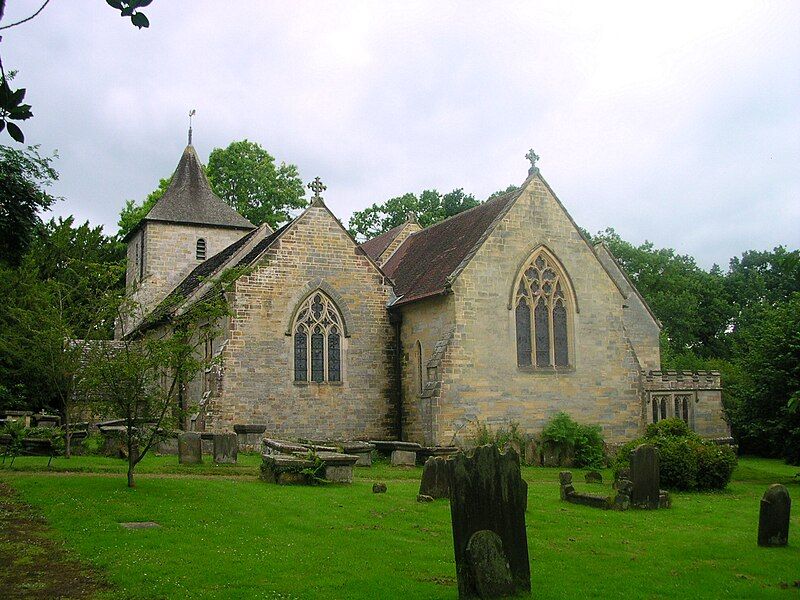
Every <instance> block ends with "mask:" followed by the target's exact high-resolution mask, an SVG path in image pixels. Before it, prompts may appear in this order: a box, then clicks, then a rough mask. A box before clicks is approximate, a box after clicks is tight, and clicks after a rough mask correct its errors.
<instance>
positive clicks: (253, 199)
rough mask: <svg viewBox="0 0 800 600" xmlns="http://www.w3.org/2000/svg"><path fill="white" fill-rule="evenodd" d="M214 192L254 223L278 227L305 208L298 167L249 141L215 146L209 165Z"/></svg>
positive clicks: (207, 171)
mask: <svg viewBox="0 0 800 600" xmlns="http://www.w3.org/2000/svg"><path fill="white" fill-rule="evenodd" d="M206 173H207V174H208V179H209V181H210V182H211V188H212V189H213V190H214V193H215V194H216V195H217V196H219V197H220V198H222V199H223V200H224V201H225V202H226V203H228V204H229V205H230V206H231V207H232V208H234V209H236V211H237V212H238V213H239V214H240V215H242V216H244V217H246V218H247V219H249V220H250V222H251V223H253V224H254V225H261V224H262V223H269V225H270V227H272V228H273V229H276V228H277V227H278V226H279V225H281V224H283V223H285V222H287V221H288V220H289V218H290V216H291V215H290V212H291V211H292V210H293V209H297V208H303V207H304V206H305V204H306V202H305V199H304V198H303V195H304V192H305V190H304V189H303V182H302V180H301V179H300V175H299V174H298V172H297V167H296V166H295V165H292V164H287V163H285V162H281V163H280V164H275V159H274V158H273V157H272V155H270V153H269V152H267V151H266V150H265V149H264V148H262V147H261V146H260V145H259V144H257V143H255V142H251V141H248V140H241V141H239V142H231V143H230V144H229V145H228V147H227V148H214V150H212V151H211V154H210V155H209V157H208V167H207V168H206Z"/></svg>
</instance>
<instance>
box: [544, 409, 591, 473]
mask: <svg viewBox="0 0 800 600" xmlns="http://www.w3.org/2000/svg"><path fill="white" fill-rule="evenodd" d="M542 442H543V443H545V444H548V443H549V444H552V445H553V446H555V447H556V448H557V449H558V450H559V452H560V453H562V454H573V455H574V457H575V458H574V465H575V466H576V467H593V468H599V467H602V466H604V465H605V462H606V452H605V442H604V441H603V434H602V433H601V429H600V427H599V426H598V425H581V424H580V423H578V422H576V421H575V420H573V418H572V417H570V416H569V415H568V414H567V413H563V412H560V413H558V414H557V415H556V416H554V417H553V418H552V419H551V420H550V422H549V423H548V424H547V426H546V427H545V428H544V430H543V431H542Z"/></svg>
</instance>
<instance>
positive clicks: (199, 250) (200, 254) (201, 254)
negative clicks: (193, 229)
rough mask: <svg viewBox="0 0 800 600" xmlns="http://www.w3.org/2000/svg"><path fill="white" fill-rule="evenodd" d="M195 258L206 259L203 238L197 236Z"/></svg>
mask: <svg viewBox="0 0 800 600" xmlns="http://www.w3.org/2000/svg"><path fill="white" fill-rule="evenodd" d="M195 258H196V259H197V260H205V259H206V241H205V240H204V239H203V238H199V239H198V240H197V246H196V247H195Z"/></svg>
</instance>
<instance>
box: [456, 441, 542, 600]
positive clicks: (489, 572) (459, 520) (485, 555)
mask: <svg viewBox="0 0 800 600" xmlns="http://www.w3.org/2000/svg"><path fill="white" fill-rule="evenodd" d="M446 464H447V465H448V467H449V474H450V517H451V520H452V523H453V549H454V552H455V559H456V574H457V576H458V597H459V598H460V599H461V600H465V599H471V598H501V597H503V596H508V595H513V594H521V593H530V590H531V572H530V563H529V562H528V538H527V534H526V531H525V506H526V504H527V495H528V485H527V484H526V483H525V481H523V479H522V476H521V474H520V468H519V455H517V453H516V452H515V451H513V450H510V451H509V452H507V453H506V454H500V452H499V451H498V449H497V447H496V446H480V447H479V448H476V449H475V451H474V452H473V453H472V454H471V455H470V456H467V455H466V454H464V453H459V454H457V455H455V457H454V458H452V459H450V460H448V461H447V463H446ZM491 533H494V534H495V535H496V536H497V539H495V538H494V537H493V536H492V535H491ZM504 563H505V564H507V567H504V566H503V564H504ZM505 569H507V570H508V573H509V574H510V575H509V577H510V585H509V584H508V580H507V578H506V577H504V575H503V573H504V572H505Z"/></svg>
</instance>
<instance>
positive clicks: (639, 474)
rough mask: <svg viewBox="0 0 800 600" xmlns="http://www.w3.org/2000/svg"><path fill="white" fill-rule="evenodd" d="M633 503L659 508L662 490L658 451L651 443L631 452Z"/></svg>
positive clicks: (648, 507)
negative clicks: (660, 487)
mask: <svg viewBox="0 0 800 600" xmlns="http://www.w3.org/2000/svg"><path fill="white" fill-rule="evenodd" d="M631 481H632V482H633V489H632V490H631V504H632V505H633V506H635V507H636V508H647V509H657V508H658V504H659V498H660V495H661V490H660V489H659V486H660V485H661V471H660V469H659V466H658V453H657V452H656V449H655V448H654V447H653V446H651V445H650V444H642V445H641V446H639V447H637V448H636V450H634V451H633V453H632V454H631Z"/></svg>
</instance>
